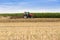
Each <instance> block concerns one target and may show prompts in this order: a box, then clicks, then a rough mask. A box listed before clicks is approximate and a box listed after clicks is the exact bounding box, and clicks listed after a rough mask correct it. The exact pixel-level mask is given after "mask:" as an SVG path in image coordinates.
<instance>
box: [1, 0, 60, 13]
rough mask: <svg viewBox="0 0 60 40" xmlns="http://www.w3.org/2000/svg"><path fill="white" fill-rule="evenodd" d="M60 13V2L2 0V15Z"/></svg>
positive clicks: (50, 0)
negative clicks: (27, 12) (26, 12)
mask: <svg viewBox="0 0 60 40" xmlns="http://www.w3.org/2000/svg"><path fill="white" fill-rule="evenodd" d="M25 11H29V12H60V0H0V13H8V12H9V13H11V12H13V13H16V12H25Z"/></svg>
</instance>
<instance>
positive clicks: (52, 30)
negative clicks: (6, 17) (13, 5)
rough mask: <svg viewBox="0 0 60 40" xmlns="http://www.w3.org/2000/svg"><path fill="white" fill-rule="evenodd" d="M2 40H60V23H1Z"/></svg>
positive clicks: (0, 39) (0, 33) (0, 34)
mask: <svg viewBox="0 0 60 40" xmlns="http://www.w3.org/2000/svg"><path fill="white" fill-rule="evenodd" d="M19 20H20V19H19ZM21 20H22V19H21ZM33 20H34V19H33ZM35 20H37V19H35ZM46 20H47V19H46ZM49 20H51V19H49ZM56 20H58V19H56ZM59 20H60V19H59ZM0 40H60V22H57V21H56V22H47V21H46V22H0Z"/></svg>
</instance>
